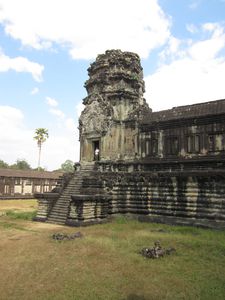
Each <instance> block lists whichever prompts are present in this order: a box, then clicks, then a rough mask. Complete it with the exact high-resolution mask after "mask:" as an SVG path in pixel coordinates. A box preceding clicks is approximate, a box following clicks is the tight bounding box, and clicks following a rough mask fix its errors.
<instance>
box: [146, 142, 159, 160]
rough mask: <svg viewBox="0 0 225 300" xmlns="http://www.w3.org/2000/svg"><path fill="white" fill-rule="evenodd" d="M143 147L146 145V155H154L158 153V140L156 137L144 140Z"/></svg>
mask: <svg viewBox="0 0 225 300" xmlns="http://www.w3.org/2000/svg"><path fill="white" fill-rule="evenodd" d="M145 147H146V155H147V156H155V155H157V154H158V140H157V139H149V140H146V142H145Z"/></svg>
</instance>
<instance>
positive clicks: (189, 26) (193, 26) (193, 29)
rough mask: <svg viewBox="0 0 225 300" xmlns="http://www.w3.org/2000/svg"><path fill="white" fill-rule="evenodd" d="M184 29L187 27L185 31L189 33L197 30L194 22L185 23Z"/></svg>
mask: <svg viewBox="0 0 225 300" xmlns="http://www.w3.org/2000/svg"><path fill="white" fill-rule="evenodd" d="M186 29H187V31H189V32H190V33H196V32H198V28H197V26H196V25H194V24H187V25H186Z"/></svg>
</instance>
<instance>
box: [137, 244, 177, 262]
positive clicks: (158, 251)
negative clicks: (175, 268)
mask: <svg viewBox="0 0 225 300" xmlns="http://www.w3.org/2000/svg"><path fill="white" fill-rule="evenodd" d="M174 252H176V250H175V248H172V247H170V248H167V249H166V248H162V247H161V245H160V242H159V241H156V242H155V243H154V246H153V247H152V248H148V247H145V248H143V249H141V251H140V254H141V255H143V256H144V257H146V258H153V259H154V258H160V257H163V256H165V255H170V254H172V253H174Z"/></svg>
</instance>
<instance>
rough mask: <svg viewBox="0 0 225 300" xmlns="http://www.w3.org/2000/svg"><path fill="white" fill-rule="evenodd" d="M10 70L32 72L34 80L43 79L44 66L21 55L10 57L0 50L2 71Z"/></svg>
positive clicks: (0, 67)
mask: <svg viewBox="0 0 225 300" xmlns="http://www.w3.org/2000/svg"><path fill="white" fill-rule="evenodd" d="M10 70H13V71H16V72H26V73H30V74H31V75H32V76H33V78H34V80H36V81H41V80H42V72H43V70H44V66H42V65H40V64H38V63H36V62H32V61H30V60H28V59H27V58H25V57H21V56H18V57H15V58H10V57H9V56H7V55H5V54H4V53H3V52H2V51H1V50H0V72H8V71H10Z"/></svg>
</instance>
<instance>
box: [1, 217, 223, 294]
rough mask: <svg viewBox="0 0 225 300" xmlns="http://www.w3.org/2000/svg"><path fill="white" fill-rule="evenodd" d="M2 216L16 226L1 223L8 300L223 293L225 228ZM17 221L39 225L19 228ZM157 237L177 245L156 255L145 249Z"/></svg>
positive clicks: (3, 291)
mask: <svg viewBox="0 0 225 300" xmlns="http://www.w3.org/2000/svg"><path fill="white" fill-rule="evenodd" d="M15 214H17V215H18V213H17V212H15ZM0 221H1V222H0V223H4V224H7V223H8V227H9V229H10V230H8V229H7V226H6V225H5V226H6V227H4V226H3V227H1V233H2V238H1V241H0V242H1V243H2V244H3V245H4V246H2V247H1V244H0V269H2V270H4V272H2V273H0V294H1V299H3V300H4V299H7V300H10V299H25V300H26V299H32V300H36V299H44V300H45V299H47V300H48V299H49V300H51V299H56V300H67V299H71V300H74V299H75V300H76V299H77V300H83V299H84V300H86V299H88V300H89V299H91V300H101V299H102V300H103V299H104V300H107V299H109V300H111V299H112V300H114V299H115V300H150V299H191V300H192V299H202V300H214V299H215V300H217V299H218V300H219V299H221V300H224V299H225V271H224V270H225V231H218V230H206V229H200V228H195V227H182V226H168V225H162V224H150V223H139V222H138V221H135V220H130V219H128V218H125V217H123V216H118V217H117V218H116V219H115V220H113V221H112V222H111V223H106V224H102V225H94V226H90V227H84V228H71V227H55V226H54V225H53V226H52V225H47V224H41V225H42V226H43V227H40V223H34V222H30V221H27V220H25V219H24V218H22V219H21V218H14V214H12V212H11V213H9V214H7V216H5V217H1V218H0ZM12 223H13V224H17V226H18V227H20V226H23V227H24V228H32V229H35V231H32V230H31V231H21V230H18V229H19V228H18V229H16V228H15V227H13V226H15V225H12ZM35 226H36V227H35ZM38 226H39V227H38ZM77 231H81V232H82V234H83V236H84V237H83V238H80V239H76V240H71V241H62V242H60V243H59V242H57V241H55V240H53V239H52V234H53V233H57V232H63V233H67V234H71V233H74V232H77ZM157 240H159V241H160V242H161V245H162V246H163V247H174V248H175V249H176V253H174V254H172V255H170V256H166V257H163V258H161V259H155V260H151V259H146V258H144V257H142V256H141V255H140V254H139V251H140V249H142V248H143V247H151V246H153V244H154V242H155V241H157Z"/></svg>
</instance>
